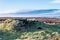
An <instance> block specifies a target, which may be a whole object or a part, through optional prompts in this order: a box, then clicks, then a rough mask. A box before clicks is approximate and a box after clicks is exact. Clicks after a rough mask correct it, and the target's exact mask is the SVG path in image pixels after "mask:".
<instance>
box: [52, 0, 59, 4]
mask: <svg viewBox="0 0 60 40" xmlns="http://www.w3.org/2000/svg"><path fill="white" fill-rule="evenodd" d="M52 3H60V0H53V1H52Z"/></svg>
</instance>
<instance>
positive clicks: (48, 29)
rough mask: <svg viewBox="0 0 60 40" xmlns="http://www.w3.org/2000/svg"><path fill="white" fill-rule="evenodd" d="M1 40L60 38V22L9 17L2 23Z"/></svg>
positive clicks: (55, 39)
mask: <svg viewBox="0 0 60 40" xmlns="http://www.w3.org/2000/svg"><path fill="white" fill-rule="evenodd" d="M0 40H60V24H55V25H49V24H45V23H43V22H41V21H38V20H37V21H36V20H34V21H32V20H27V19H23V20H15V19H13V18H9V19H6V20H4V21H2V22H1V23H0Z"/></svg>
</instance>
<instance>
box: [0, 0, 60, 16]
mask: <svg viewBox="0 0 60 40" xmlns="http://www.w3.org/2000/svg"><path fill="white" fill-rule="evenodd" d="M41 9H60V0H0V14H9V13H16V12H19V11H26V10H41ZM2 16H3V15H2Z"/></svg>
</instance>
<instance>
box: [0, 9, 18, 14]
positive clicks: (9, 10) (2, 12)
mask: <svg viewBox="0 0 60 40" xmlns="http://www.w3.org/2000/svg"><path fill="white" fill-rule="evenodd" d="M18 11H19V9H7V10H0V14H8V13H15V12H18Z"/></svg>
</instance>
